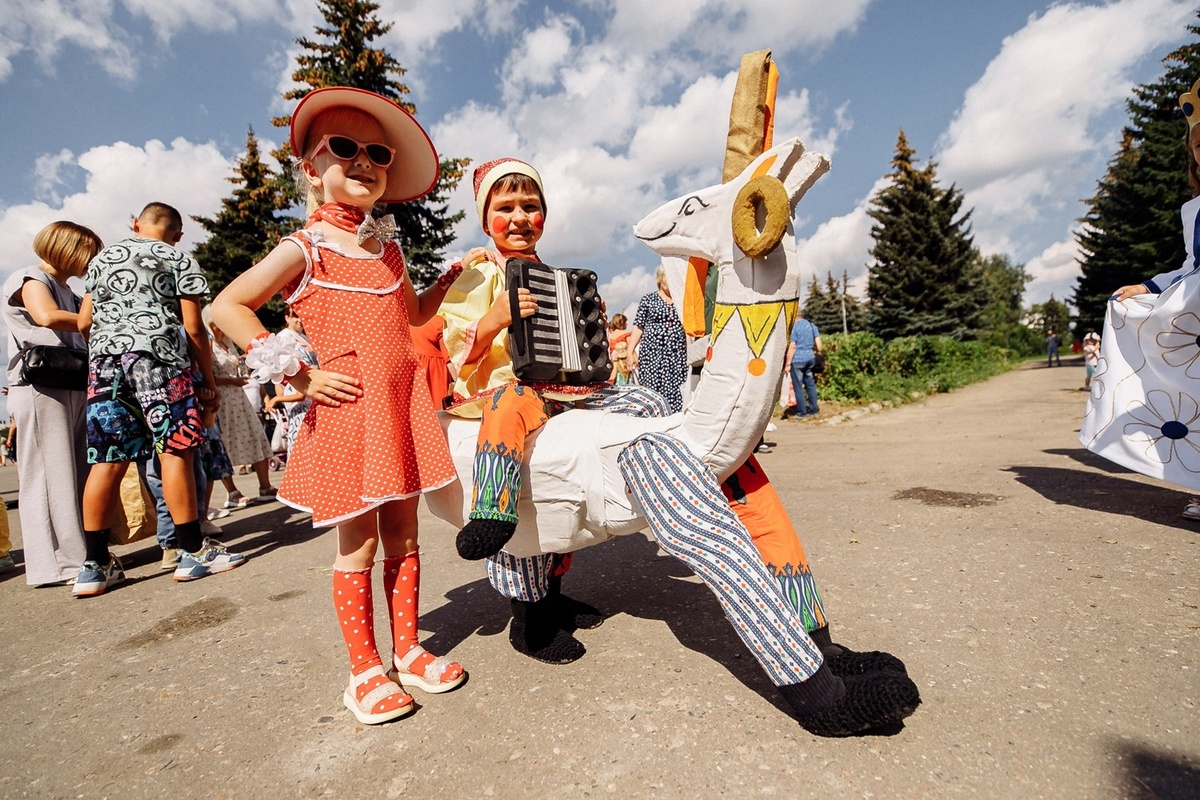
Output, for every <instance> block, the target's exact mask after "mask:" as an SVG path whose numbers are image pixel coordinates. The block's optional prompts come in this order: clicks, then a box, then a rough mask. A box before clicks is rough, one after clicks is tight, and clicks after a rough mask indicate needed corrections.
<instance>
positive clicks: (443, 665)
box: [388, 645, 467, 694]
mask: <svg viewBox="0 0 1200 800" xmlns="http://www.w3.org/2000/svg"><path fill="white" fill-rule="evenodd" d="M426 652H428V651H426V650H425V648H424V647H421V645H417V646H416V647H414V648H413V649H411V650H409V651H408V652H407V653H405V654H404V658H397V657H396V656H395V655H394V654H393V655H392V665H393V669H392V671H391V672H389V673H388V677H389V678H391V679H392V680H394V681H396V683H398V684H400V685H401V686H403V687H404V688H405V689H411V688H417V689H420V690H421V691H423V692H429V693H430V694H441V693H442V692H448V691H450V690H451V689H454V688H456V687H458V686H460V685H461V684H462V682H463V681H465V680H466V679H467V671H466V670H463V671H462V672H461V673H459V676H458V677H457V678H451V679H450V680H448V681H444V680H442V676H443V675H445V674H446V670H448V669H450V667H452V666H453V665H454V664H455V662H454V661H453V660H452V659H449V658H446V657H445V656H439V657H437V658H435V659H433V661H430V662H429V663H428V664H426V665H425V669H424V670H423V672H424V675H418V674H417V673H415V672H409V669H408V668H409V667H411V666H412V663H413V662H414V661H416V660H417V659H418V658H419V657H421V656H422V655H425V653H426ZM459 666H460V668H461V665H459Z"/></svg>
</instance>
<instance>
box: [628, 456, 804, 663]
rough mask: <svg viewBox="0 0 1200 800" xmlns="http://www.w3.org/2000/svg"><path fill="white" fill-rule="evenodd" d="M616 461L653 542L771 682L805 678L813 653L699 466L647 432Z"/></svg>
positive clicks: (738, 525)
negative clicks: (706, 596) (704, 594)
mask: <svg viewBox="0 0 1200 800" xmlns="http://www.w3.org/2000/svg"><path fill="white" fill-rule="evenodd" d="M618 464H619V465H620V468H621V474H622V476H624V478H625V481H626V483H627V485H628V486H629V488H630V490H631V491H632V492H633V494H634V496H636V497H637V499H638V502H640V503H641V505H642V510H643V511H644V512H645V514H646V519H647V521H648V522H649V523H650V529H651V531H652V532H653V533H654V537H655V539H656V540H657V541H658V543H659V545H660V546H661V547H662V548H663V549H664V550H666V551H667V552H668V553H670V554H671V555H673V556H675V557H676V558H678V559H679V560H681V561H683V562H684V563H685V564H687V565H688V567H689V568H691V570H692V571H693V572H695V573H696V575H698V576H699V577H700V579H701V580H703V581H704V582H705V584H707V585H708V588H709V589H711V590H712V592H713V594H715V595H716V596H717V600H718V601H720V603H721V607H722V609H724V611H725V615H726V616H727V617H728V618H729V621H730V622H731V623H733V627H734V630H735V631H736V632H737V634H738V636H740V637H741V638H742V641H743V642H745V644H746V647H747V648H749V650H750V652H751V654H753V655H754V657H755V658H756V659H758V662H759V664H761V665H762V668H763V669H764V670H765V671H766V673H767V676H768V677H769V678H770V679H771V680H772V681H773V682H774V683H775V685H777V686H783V685H788V684H794V683H800V682H802V681H804V680H806V679H807V678H809V677H811V676H812V675H813V673H815V672H816V671H817V668H818V667H819V666H820V664H821V660H822V659H821V653H820V650H818V648H817V646H816V645H815V644H814V643H813V641H812V639H810V638H809V637H808V634H807V633H806V632H805V630H804V621H803V619H802V618H801V615H800V614H799V612H797V610H796V609H795V608H793V607H792V606H791V605H789V604H788V603H787V602H786V600H785V598H784V597H783V594H782V592H780V590H779V583H778V581H777V580H776V579H775V577H774V576H772V575H771V573H770V572H769V571H768V570H767V568H766V567H765V566H764V565H763V563H762V557H761V556H760V555H759V553H758V550H757V549H756V548H755V547H754V544H753V542H752V541H751V539H750V534H749V532H748V531H747V530H746V528H745V526H743V525H742V523H741V521H740V520H738V518H737V516H736V515H735V514H734V513H733V512H732V511H731V510H730V509H729V506H728V505H727V504H726V502H725V498H724V496H723V495H722V494H721V489H720V487H719V486H718V485H717V481H716V477H715V476H714V475H713V474H712V471H711V470H709V469H708V467H706V466H705V465H704V462H702V461H701V460H700V459H699V458H698V457H697V456H696V455H695V454H694V453H692V452H691V451H690V450H689V449H688V448H687V447H686V446H685V445H684V444H683V443H682V442H680V441H679V440H678V439H675V438H673V437H671V436H668V435H666V434H661V433H650V434H645V435H643V436H639V437H638V438H637V439H635V440H634V441H633V442H631V443H630V445H629V446H628V447H627V448H626V449H625V450H624V452H622V453H621V455H620V457H619V458H618Z"/></svg>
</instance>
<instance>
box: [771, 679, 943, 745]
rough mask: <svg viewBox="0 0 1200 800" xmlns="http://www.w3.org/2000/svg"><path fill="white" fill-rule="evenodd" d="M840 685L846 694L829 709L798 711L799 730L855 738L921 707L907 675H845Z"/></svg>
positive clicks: (895, 720)
mask: <svg viewBox="0 0 1200 800" xmlns="http://www.w3.org/2000/svg"><path fill="white" fill-rule="evenodd" d="M842 682H843V683H844V684H845V686H846V693H845V694H844V695H843V696H842V697H841V699H839V700H838V701H837V702H835V703H834V704H833V705H832V706H830V707H829V708H825V709H822V710H811V709H804V710H801V709H797V717H798V718H799V720H800V726H801V727H803V728H804V729H805V730H806V731H808V732H809V733H812V734H814V735H816V736H854V735H855V734H859V733H866V732H867V731H869V730H872V729H873V728H880V727H883V726H885V725H894V724H895V723H897V722H900V721H901V720H902V719H904V718H905V717H907V716H908V715H910V714H912V713H913V712H914V711H916V709H917V706H919V705H920V704H921V694H920V692H919V691H918V690H917V685H916V684H915V683H913V682H912V681H911V680H910V679H909V678H908V676H906V675H897V674H895V673H888V672H877V673H874V674H872V675H850V676H845V677H842ZM784 696H785V697H786V696H787V694H786V692H785V693H784Z"/></svg>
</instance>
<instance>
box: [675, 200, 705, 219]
mask: <svg viewBox="0 0 1200 800" xmlns="http://www.w3.org/2000/svg"><path fill="white" fill-rule="evenodd" d="M701 208H708V203H706V202H704V201H703V200H701V199H700V198H699V197H698V196H697V195H692V196H691V197H689V198H688V199H687V200H684V201H683V207H682V208H680V209H679V213H680V214H682V215H683V216H685V217H690V216H691V215H692V214H694V213H695V212H697V211H699V210H700V209H701Z"/></svg>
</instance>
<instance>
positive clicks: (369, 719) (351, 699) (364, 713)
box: [342, 664, 417, 725]
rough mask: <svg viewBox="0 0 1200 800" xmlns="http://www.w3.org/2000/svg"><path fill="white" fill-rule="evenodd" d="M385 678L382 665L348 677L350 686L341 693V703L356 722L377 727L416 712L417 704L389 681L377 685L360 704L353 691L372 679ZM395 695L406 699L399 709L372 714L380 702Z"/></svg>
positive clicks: (385, 674)
mask: <svg viewBox="0 0 1200 800" xmlns="http://www.w3.org/2000/svg"><path fill="white" fill-rule="evenodd" d="M377 676H378V677H384V678H387V677H388V675H387V673H386V672H384V671H383V665H382V664H380V665H378V666H374V667H371V668H370V669H368V670H366V671H365V672H362V673H360V674H358V675H353V674H352V675H351V676H350V685H349V686H347V687H346V691H344V692H343V693H342V703H343V704H344V705H345V706H346V708H348V709H350V712H351V713H352V714H354V716H355V717H357V718H358V721H359V722H361V723H362V724H364V725H378V724H380V723H382V722H388V721H389V720H393V719H399V718H400V717H403V716H404V715H406V714H411V713H412V712H413V711H415V710H416V708H417V704H416V703H415V702H414V701H413V699H412V697H411V696H409V695H408V694H406V693H405V691H404V690H403V689H401V688H400V687H399V686H397V685H396V684H395V683H393V682H392V681H391V680H390V679H389V680H387V681H385V682H384V683H381V684H379V685H378V686H376V687H375V688H374V689H372V690H371V691H369V692H367V695H366V697H364V698H363V699H362V701H361V702H360V701H359V700H358V697H357V693H356V692H355V689H357V688H358V687H359V686H362V685H363V684H364V683H366V682H367V681H369V680H370V679H371V678H374V677H377ZM396 694H402V695H404V696H405V697H408V702H407V703H406V704H404V705H402V706H400V707H399V708H393V709H391V710H390V711H381V712H379V713H378V714H372V713H371V709H372V708H374V707H375V706H376V705H377V704H379V703H380V702H381V701H383V700H386V699H387V698H389V697H392V696H394V695H396Z"/></svg>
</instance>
